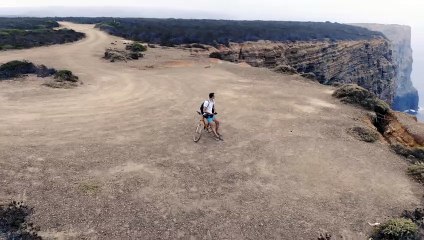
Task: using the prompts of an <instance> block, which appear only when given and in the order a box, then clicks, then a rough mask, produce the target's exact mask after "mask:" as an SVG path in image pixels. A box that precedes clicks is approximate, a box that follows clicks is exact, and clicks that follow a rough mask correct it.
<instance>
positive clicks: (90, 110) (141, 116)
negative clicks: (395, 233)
mask: <svg viewBox="0 0 424 240" xmlns="http://www.w3.org/2000/svg"><path fill="white" fill-rule="evenodd" d="M64 24H65V25H66V26H68V27H71V28H73V29H75V30H77V31H82V32H85V33H86V34H87V38H85V39H84V40H81V41H79V42H77V43H73V44H67V45H56V46H50V47H41V48H36V49H29V50H20V51H8V52H0V63H3V62H6V61H9V60H15V59H28V60H31V61H33V62H35V63H38V64H45V65H47V66H49V67H54V68H57V69H63V68H66V69H69V70H72V71H73V72H74V73H75V74H76V75H78V76H79V77H80V78H81V79H82V81H83V82H84V85H83V86H81V87H79V88H77V89H71V90H61V89H50V88H47V87H42V86H41V82H39V81H30V80H25V81H13V82H12V81H4V82H0V116H1V117H0V133H1V135H0V181H1V187H0V202H8V201H10V200H25V201H26V202H27V203H28V204H29V205H30V206H32V207H34V208H35V211H36V212H35V214H34V215H33V217H32V220H33V222H34V223H35V224H36V225H39V226H40V227H41V230H42V234H43V236H45V237H47V238H54V237H57V238H59V239H73V238H78V239H81V238H84V237H86V238H89V239H158V238H160V239H176V238H181V239H314V238H316V237H317V235H318V232H320V231H328V232H331V233H333V234H334V235H336V236H341V235H343V236H347V237H350V238H353V239H357V238H365V234H366V232H367V231H369V230H370V228H369V226H368V224H367V222H376V221H382V220H384V218H385V217H387V216H391V215H396V214H399V213H400V212H401V211H402V210H404V209H409V208H413V207H415V206H416V205H418V204H419V203H420V201H421V197H422V196H421V195H422V189H421V188H420V186H419V185H418V184H416V183H414V182H413V181H411V180H409V179H408V178H407V177H406V176H405V174H404V171H405V168H406V164H405V163H404V161H403V160H402V159H401V158H399V157H398V156H396V155H394V154H393V153H391V152H390V151H389V150H388V148H387V147H386V146H385V145H383V144H380V143H377V144H369V143H364V142H360V141H358V140H355V139H353V138H352V137H350V136H349V135H348V134H347V133H346V129H347V128H349V127H352V126H354V125H361V124H362V123H361V121H359V120H358V118H360V117H361V116H362V114H363V113H362V112H361V111H359V110H358V109H355V108H352V107H350V106H345V105H342V104H340V103H338V101H337V100H334V99H332V98H331V91H332V89H331V88H329V87H325V86H321V85H318V84H315V83H311V82H308V81H306V80H303V79H300V78H298V77H293V76H282V75H278V74H275V73H272V72H270V71H268V70H266V69H257V68H250V67H246V66H242V65H235V64H230V63H221V62H217V61H212V60H209V59H207V58H204V57H193V56H190V53H189V52H187V51H182V50H177V49H160V48H156V49H149V51H148V53H147V56H146V58H145V59H142V60H140V61H137V62H132V63H109V62H107V61H105V60H103V59H101V57H102V55H103V53H104V49H105V48H106V47H108V46H111V45H110V43H111V42H114V41H118V42H119V41H121V39H119V38H116V37H112V36H109V35H107V34H105V33H103V32H100V31H98V30H96V29H94V28H93V26H92V25H77V24H70V23H64ZM147 66H149V67H147ZM206 66H211V67H210V68H205V67H206ZM211 91H213V92H216V95H217V102H218V105H217V111H218V112H219V117H220V119H221V121H222V122H223V130H222V132H223V134H224V136H225V141H224V142H216V141H215V140H213V139H212V138H210V137H204V138H202V139H201V140H200V142H199V143H197V144H195V143H193V142H192V140H191V137H192V136H191V135H192V132H193V130H194V127H195V124H196V121H197V117H196V115H195V111H196V110H197V108H198V107H199V106H198V105H200V103H201V101H202V100H204V98H205V97H206V96H207V94H208V93H209V92H211Z"/></svg>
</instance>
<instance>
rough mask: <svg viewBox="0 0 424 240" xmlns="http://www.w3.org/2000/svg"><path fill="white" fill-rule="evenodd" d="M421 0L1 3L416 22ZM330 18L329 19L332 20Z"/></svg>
mask: <svg viewBox="0 0 424 240" xmlns="http://www.w3.org/2000/svg"><path fill="white" fill-rule="evenodd" d="M422 2H423V1H422V0H403V1H400V0H396V1H393V0H289V1H287V0H286V1H284V0H255V1H249V0H213V1H210V0H141V1H140V0H115V1H105V0H89V1H88V0H36V1H34V0H0V7H45V6H98V7H100V6H103V7H104V6H132V7H140V8H160V9H175V10H185V11H197V10H198V11H202V12H210V13H214V14H215V15H216V13H218V14H219V15H221V16H222V17H223V18H232V19H279V20H295V19H299V20H323V19H325V20H328V19H330V18H331V19H334V20H337V21H341V22H357V21H361V22H380V23H402V24H410V25H412V24H416V23H417V22H419V21H423V20H424V17H421V19H420V15H421V16H422V15H423V13H422V11H423V10H424V4H423V3H422ZM188 17H189V16H188ZM331 19H330V20H331Z"/></svg>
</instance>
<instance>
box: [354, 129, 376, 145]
mask: <svg viewBox="0 0 424 240" xmlns="http://www.w3.org/2000/svg"><path fill="white" fill-rule="evenodd" d="M348 133H349V134H351V135H352V136H354V137H355V138H356V139H358V140H361V141H364V142H371V143H372V142H376V141H377V140H378V139H379V138H380V134H379V133H378V132H377V131H375V130H373V129H370V128H365V127H353V128H350V129H348Z"/></svg>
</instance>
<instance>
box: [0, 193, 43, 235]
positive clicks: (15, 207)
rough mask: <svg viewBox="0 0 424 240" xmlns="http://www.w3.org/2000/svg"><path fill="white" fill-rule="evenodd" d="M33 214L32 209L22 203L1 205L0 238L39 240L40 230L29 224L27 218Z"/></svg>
mask: <svg viewBox="0 0 424 240" xmlns="http://www.w3.org/2000/svg"><path fill="white" fill-rule="evenodd" d="M32 212H33V209H32V208H29V207H28V206H26V205H24V204H23V203H22V202H15V201H13V202H11V203H9V204H7V205H0V238H1V237H2V236H4V237H5V239H28V240H39V239H41V237H40V236H38V234H37V231H38V230H39V229H38V228H36V227H34V226H33V224H32V223H28V222H27V220H28V219H27V218H28V216H29V215H31V214H32Z"/></svg>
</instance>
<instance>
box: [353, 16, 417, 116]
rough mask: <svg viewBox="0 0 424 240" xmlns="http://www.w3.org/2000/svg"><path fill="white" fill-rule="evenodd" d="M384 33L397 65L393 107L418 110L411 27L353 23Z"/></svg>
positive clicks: (402, 109) (403, 109) (395, 108)
mask: <svg viewBox="0 0 424 240" xmlns="http://www.w3.org/2000/svg"><path fill="white" fill-rule="evenodd" d="M352 25H354V26H359V27H364V28H367V29H369V30H372V31H378V32H381V33H383V34H384V35H385V36H386V37H387V38H388V39H389V41H390V48H391V50H392V53H393V54H392V56H393V61H394V64H395V65H396V67H397V74H396V75H397V76H396V94H395V97H394V100H393V104H392V108H393V109H394V110H397V111H408V110H414V111H417V110H418V101H419V97H418V91H417V89H415V87H414V86H413V84H412V81H411V72H412V62H413V59H412V48H411V27H409V26H404V25H395V24H373V23H361V24H357V23H355V24H352Z"/></svg>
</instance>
